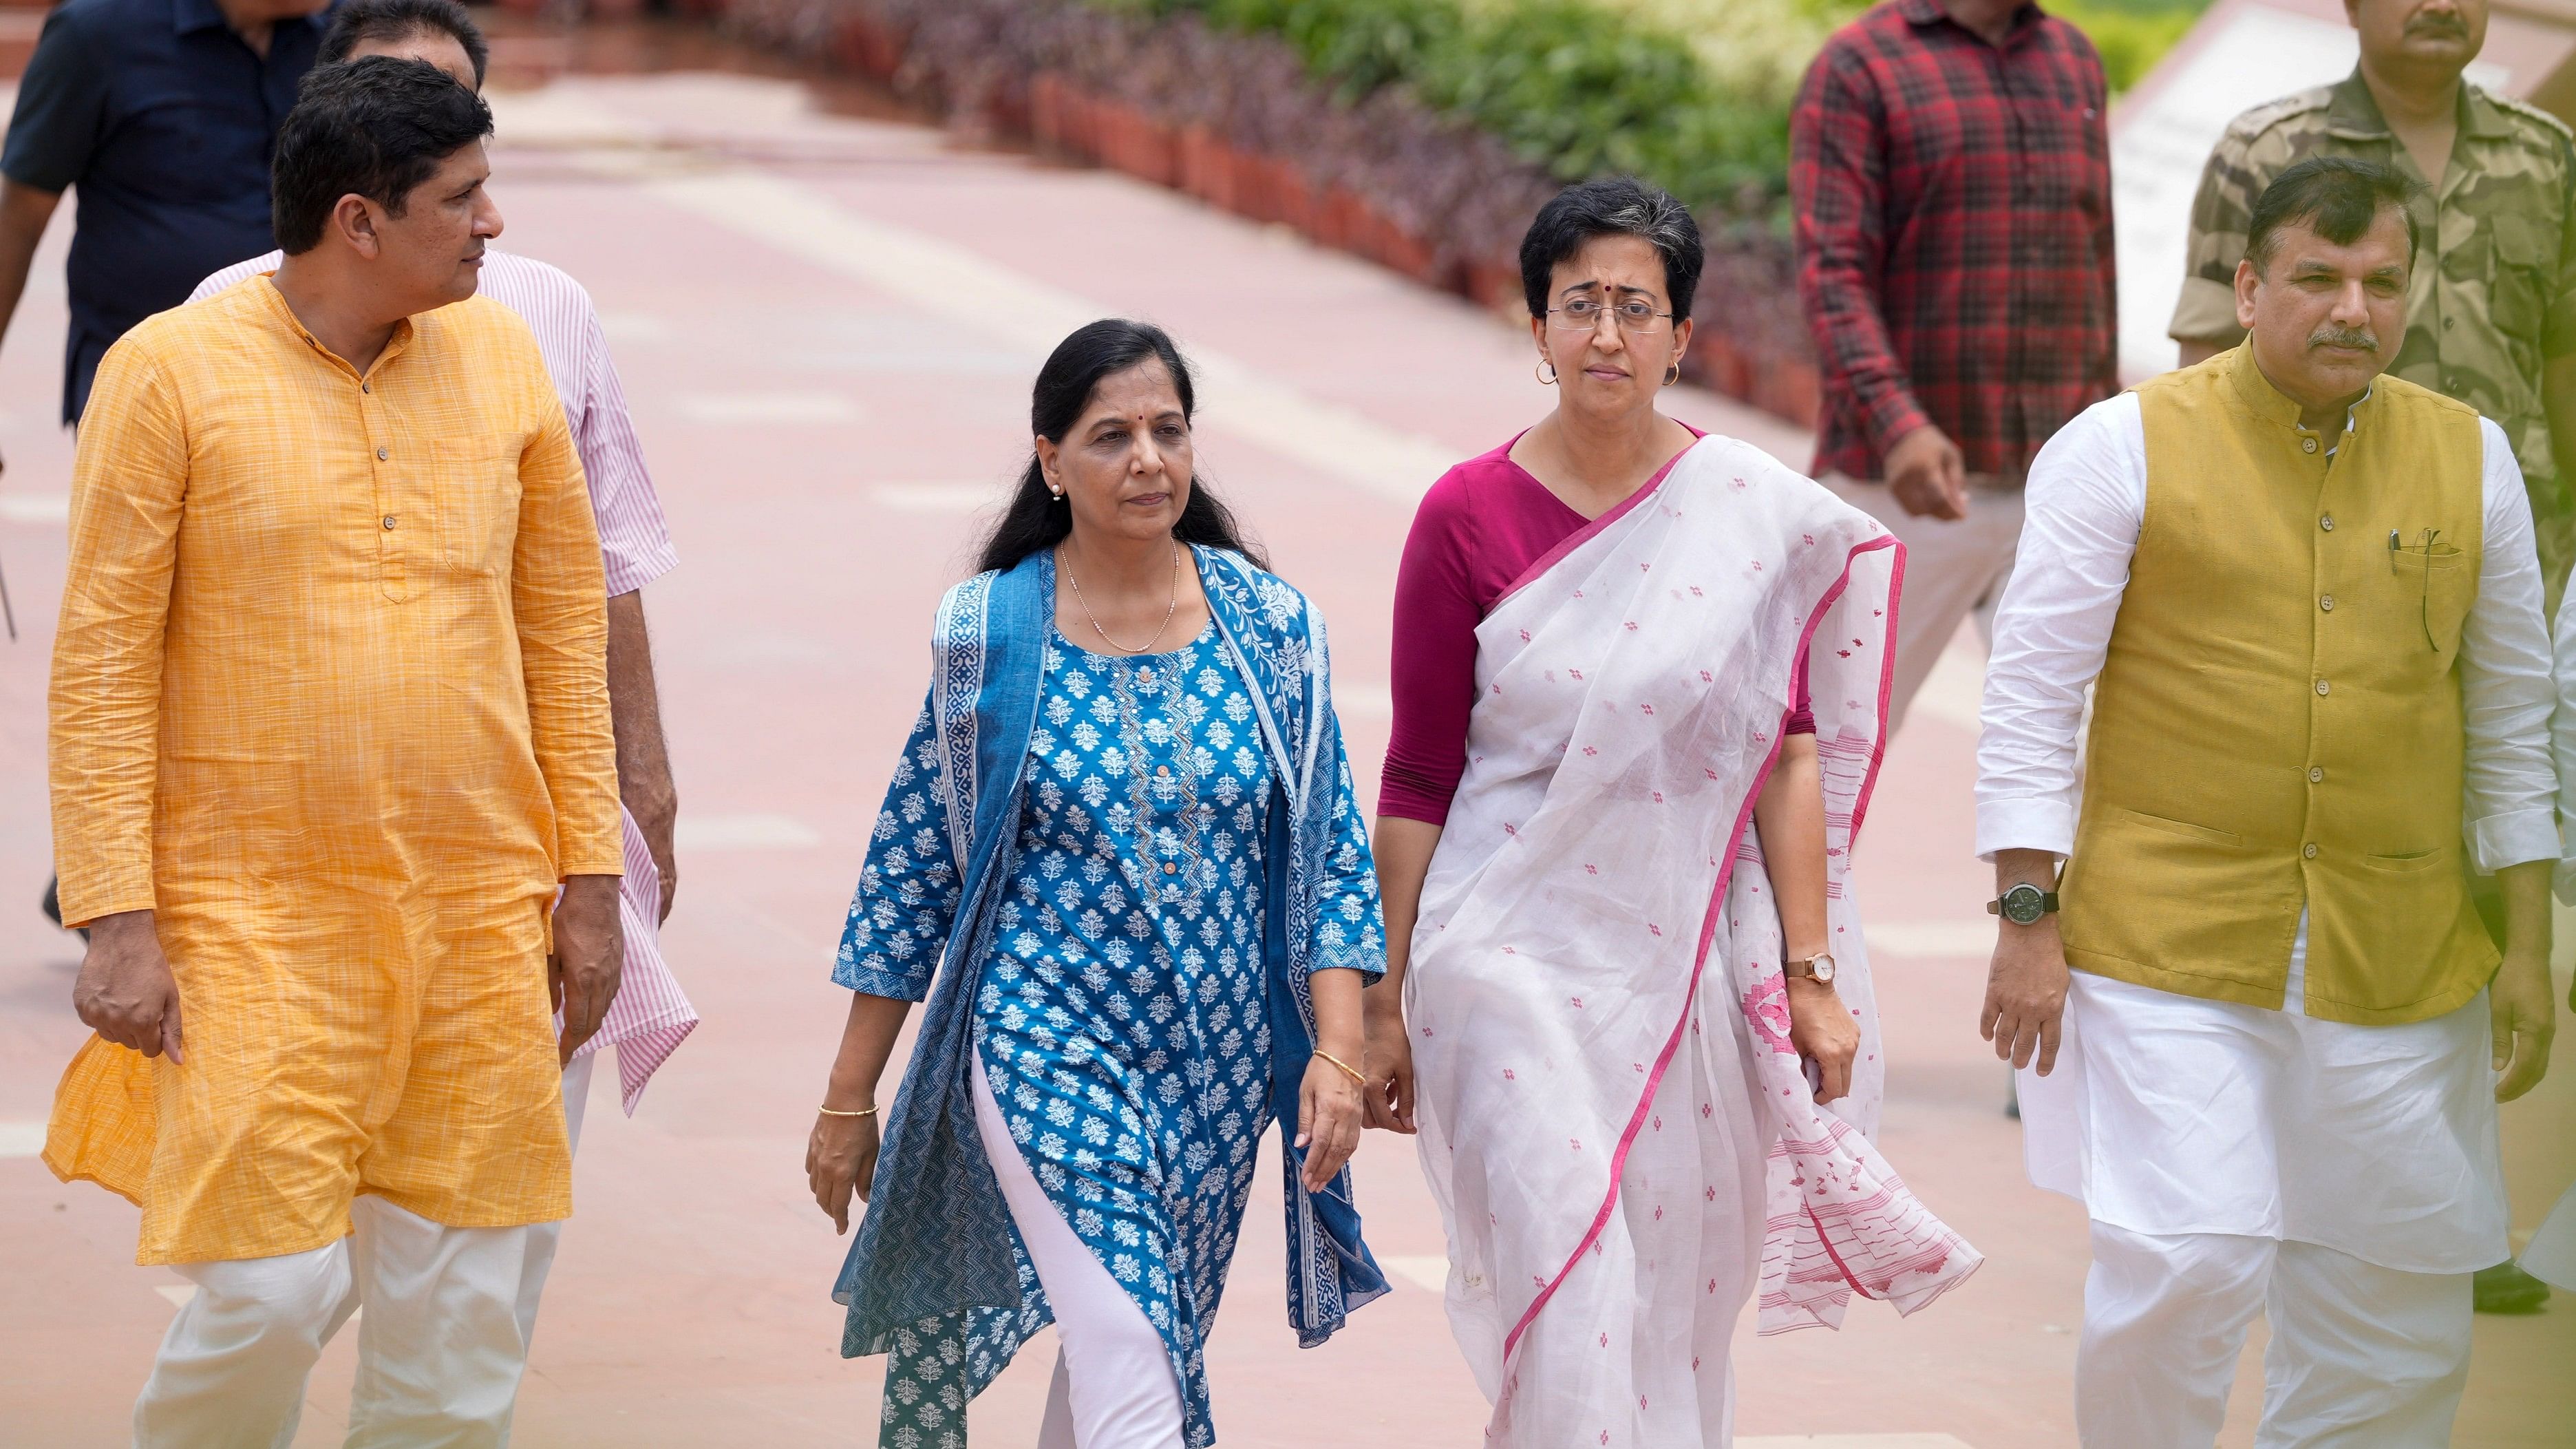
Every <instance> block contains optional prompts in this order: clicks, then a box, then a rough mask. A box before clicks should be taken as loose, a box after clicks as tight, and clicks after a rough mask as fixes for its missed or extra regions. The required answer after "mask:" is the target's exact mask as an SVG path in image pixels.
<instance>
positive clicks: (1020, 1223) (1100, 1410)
mask: <svg viewBox="0 0 2576 1449" xmlns="http://www.w3.org/2000/svg"><path fill="white" fill-rule="evenodd" d="M967 1075H968V1076H969V1077H971V1078H972V1079H973V1082H972V1086H973V1090H974V1094H975V1125H976V1128H977V1129H978V1132H979V1134H980V1135H981V1136H982V1137H983V1139H984V1157H985V1160H987V1161H989V1162H990V1163H992V1164H993V1176H994V1177H996V1178H998V1179H1000V1181H1001V1184H1002V1197H1003V1199H1004V1200H1005V1201H1007V1202H1008V1203H1009V1204H1010V1207H1011V1224H1012V1226H1014V1227H1016V1228H1017V1229H1018V1230H1019V1234H1020V1242H1021V1243H1022V1244H1024V1245H1025V1246H1026V1247H1027V1248H1028V1250H1029V1265H1030V1266H1031V1267H1032V1268H1035V1269H1036V1270H1037V1275H1038V1286H1039V1287H1041V1288H1043V1289H1045V1290H1046V1298H1047V1303H1048V1305H1049V1306H1050V1307H1052V1308H1054V1309H1055V1335H1056V1343H1057V1349H1056V1360H1055V1381H1054V1383H1053V1384H1052V1385H1051V1386H1050V1387H1049V1388H1048V1391H1047V1407H1046V1418H1045V1419H1044V1421H1043V1422H1042V1424H1041V1426H1040V1428H1039V1431H1038V1442H1037V1449H1076V1446H1079V1449H1182V1444H1183V1442H1184V1441H1183V1439H1182V1435H1181V1419H1182V1414H1181V1386H1180V1383H1179V1381H1178V1380H1176V1379H1174V1378H1173V1377H1172V1356H1171V1354H1170V1353H1169V1352H1168V1351H1167V1350H1166V1349H1165V1348H1164V1347H1163V1337H1162V1335H1161V1334H1160V1333H1157V1332H1156V1331H1155V1329H1154V1325H1153V1324H1152V1323H1150V1322H1147V1321H1146V1318H1145V1314H1144V1311H1143V1310H1142V1309H1139V1308H1138V1307H1137V1306H1136V1300H1135V1299H1134V1298H1133V1297H1131V1296H1129V1295H1128V1292H1127V1290H1126V1289H1124V1288H1121V1287H1120V1286H1118V1280H1117V1279H1115V1278H1112V1277H1110V1276H1109V1270H1108V1269H1106V1268H1103V1267H1102V1266H1100V1260H1099V1259H1098V1258H1096V1257H1093V1256H1092V1253H1091V1250H1090V1249H1089V1248H1087V1247H1085V1246H1083V1242H1082V1239H1081V1238H1080V1237H1078V1236H1076V1235H1075V1233H1074V1231H1073V1227H1072V1225H1071V1224H1069V1223H1067V1222H1066V1221H1065V1220H1064V1217H1063V1215H1062V1214H1060V1213H1058V1212H1057V1211H1056V1207H1055V1204H1054V1203H1053V1202H1052V1201H1050V1200H1049V1199H1048V1197H1047V1194H1046V1189H1045V1188H1043V1187H1041V1186H1039V1185H1038V1180H1037V1178H1036V1177H1035V1176H1033V1175H1032V1174H1031V1173H1030V1172H1029V1164H1028V1162H1027V1160H1026V1159H1025V1158H1023V1157H1021V1155H1020V1150H1019V1146H1018V1144H1017V1142H1016V1140H1015V1139H1014V1138H1013V1137H1012V1136H1011V1126H1010V1124H1009V1123H1008V1122H1005V1121H1004V1120H1002V1108H1001V1104H1000V1103H998V1102H995V1101H994V1100H993V1089H992V1087H991V1086H989V1085H987V1084H986V1082H985V1081H984V1072H983V1068H982V1066H981V1064H980V1063H978V1064H977V1066H976V1067H975V1069H974V1070H972V1071H970V1072H968V1073H967Z"/></svg>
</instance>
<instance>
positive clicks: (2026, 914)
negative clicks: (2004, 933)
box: [1986, 881, 2057, 926]
mask: <svg viewBox="0 0 2576 1449" xmlns="http://www.w3.org/2000/svg"><path fill="white" fill-rule="evenodd" d="M2056 909H2057V892H2055V891H2044V890H2041V889H2040V888H2039V887H2037V886H2035V885H2032V884H2030V883H2029V882H2027V881H2024V882H2023V883H2022V884H2020V885H2017V886H2014V887H2013V888H2012V889H2011V890H2008V891H2006V892H2004V893H2003V894H2002V895H2000V896H1998V897H1996V898H1995V899H1993V900H1991V901H1988V902H1986V914H1987V915H1990V916H2001V917H2003V918H2004V919H2005V920H2007V921H2010V922H2012V923H2013V924H2014V925H2016V926H2036V925H2038V924H2039V918H2040V917H2042V916H2045V915H2047V914H2049V913H2050V912H2052V911H2054V910H2056Z"/></svg>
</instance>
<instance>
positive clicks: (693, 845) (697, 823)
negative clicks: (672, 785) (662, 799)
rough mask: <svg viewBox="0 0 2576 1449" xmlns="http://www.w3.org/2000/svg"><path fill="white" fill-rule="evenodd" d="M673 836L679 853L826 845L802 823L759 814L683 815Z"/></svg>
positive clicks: (811, 828) (809, 827)
mask: <svg viewBox="0 0 2576 1449" xmlns="http://www.w3.org/2000/svg"><path fill="white" fill-rule="evenodd" d="M672 835H673V837H674V843H675V844H677V845H678V847H679V848H680V849H682V850H692V851H694V850H798V849H802V848H804V847H806V846H810V845H820V844H822V843H823V837H822V836H820V835H818V834H816V833H815V831H814V829H813V827H811V826H809V825H806V824H805V823H804V822H803V821H800V820H796V819H792V818H790V817H788V816H785V815H773V814H768V813H765V812H760V811H751V812H747V813H744V814H739V815H691V814H688V813H687V812H685V811H683V812H682V813H681V815H680V821H679V825H678V828H677V829H675V830H674V831H673V832H672Z"/></svg>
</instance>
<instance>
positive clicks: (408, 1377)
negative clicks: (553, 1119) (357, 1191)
mask: <svg viewBox="0 0 2576 1449" xmlns="http://www.w3.org/2000/svg"><path fill="white" fill-rule="evenodd" d="M349 1216H350V1221H351V1222H352V1224H353V1225H354V1226H355V1231H354V1232H352V1233H351V1234H350V1235H349V1236H348V1237H346V1238H343V1239H341V1240H340V1241H339V1242H336V1243H333V1244H332V1245H330V1246H329V1247H327V1248H315V1249H312V1250H311V1251H309V1252H303V1253H289V1254H286V1255H284V1256H282V1257H275V1258H247V1259H242V1260H239V1261H235V1262H223V1263H188V1264H183V1265H181V1266H180V1268H179V1272H180V1273H182V1274H184V1275H185V1276H186V1277H187V1278H188V1279H189V1280H190V1281H192V1282H194V1283H195V1284H196V1285H197V1293H196V1296H195V1297H193V1298H191V1299H189V1300H188V1301H187V1303H185V1304H184V1305H182V1306H181V1307H180V1309H179V1312H178V1315H177V1316H176V1317H174V1318H173V1319H171V1320H170V1331H169V1333H168V1334H167V1335H165V1336H164V1337H163V1339H162V1341H161V1355H160V1358H159V1359H158V1361H156V1362H155V1363H154V1364H153V1367H152V1378H151V1380H150V1382H148V1383H146V1384H145V1385H144V1388H143V1395H142V1397H141V1398H140V1399H138V1400H137V1401H136V1402H135V1405H134V1442H135V1445H136V1449H272V1446H273V1449H285V1446H286V1445H288V1444H290V1443H292V1442H293V1441H294V1439H295V1426H296V1421H297V1420H298V1418H300V1417H301V1416H302V1414H303V1411H304V1381H305V1377H306V1376H307V1375H308V1374H309V1373H310V1372H311V1371H312V1368H313V1361H314V1360H315V1359H316V1358H318V1357H320V1356H321V1353H322V1346H323V1345H324V1344H326V1343H328V1342H330V1340H331V1335H332V1334H334V1333H337V1332H338V1331H339V1329H340V1325H341V1324H343V1323H346V1322H348V1320H349V1315H350V1314H351V1313H352V1312H354V1311H356V1309H357V1308H358V1307H359V1306H360V1305H361V1304H363V1305H364V1306H365V1308H366V1310H367V1311H366V1313H365V1314H364V1315H362V1316H361V1317H360V1318H359V1319H358V1380H357V1386H356V1388H355V1390H354V1392H353V1393H352V1394H351V1396H350V1403H349V1442H350V1443H351V1444H353V1445H386V1446H392V1445H400V1446H403V1449H433V1446H434V1449H486V1446H498V1445H501V1444H504V1443H506V1442H507V1441H508V1438H509V1432H510V1410H511V1407H512V1405H513V1403H514V1402H515V1401H516V1399H517V1397H518V1392H519V1374H520V1371H521V1370H522V1369H523V1368H524V1367H525V1366H526V1364H527V1344H526V1341H525V1340H524V1339H523V1338H522V1337H521V1335H520V1333H519V1323H518V1315H517V1307H518V1301H519V1293H520V1288H521V1284H522V1281H523V1278H524V1274H525V1270H526V1266H527V1256H528V1229H526V1228H523V1227H522V1228H448V1227H441V1226H440V1225H438V1224H437V1223H433V1222H431V1221H430V1220H428V1219H427V1218H424V1217H421V1216H419V1215H418V1214H415V1213H410V1212H406V1211H404V1210H403V1209H401V1208H398V1207H396V1206H394V1205H393V1204H392V1203H389V1202H386V1201H385V1200H384V1199H383V1198H380V1197H373V1196H368V1197H361V1198H359V1199H358V1200H357V1201H356V1202H355V1203H353V1204H351V1206H350V1210H349Z"/></svg>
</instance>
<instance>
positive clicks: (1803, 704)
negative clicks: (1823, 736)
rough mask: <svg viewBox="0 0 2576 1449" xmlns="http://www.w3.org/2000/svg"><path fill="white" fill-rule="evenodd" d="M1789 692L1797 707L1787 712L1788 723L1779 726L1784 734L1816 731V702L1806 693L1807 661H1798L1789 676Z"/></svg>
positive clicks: (1805, 733)
mask: <svg viewBox="0 0 2576 1449" xmlns="http://www.w3.org/2000/svg"><path fill="white" fill-rule="evenodd" d="M1789 692H1790V694H1791V695H1792V696H1793V697H1795V698H1796V700H1797V701H1798V707H1797V708H1796V709H1794V710H1791V711H1790V712H1789V722H1788V724H1786V725H1784V726H1782V727H1781V730H1780V733H1782V734H1784V735H1811V734H1814V733H1815V732H1816V702H1815V700H1814V698H1812V697H1811V696H1810V695H1809V694H1808V693H1807V661H1806V660H1804V659H1801V660H1799V661H1798V671H1797V673H1795V674H1793V675H1791V676H1790V677H1789Z"/></svg>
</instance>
